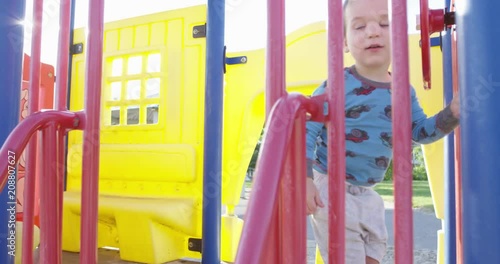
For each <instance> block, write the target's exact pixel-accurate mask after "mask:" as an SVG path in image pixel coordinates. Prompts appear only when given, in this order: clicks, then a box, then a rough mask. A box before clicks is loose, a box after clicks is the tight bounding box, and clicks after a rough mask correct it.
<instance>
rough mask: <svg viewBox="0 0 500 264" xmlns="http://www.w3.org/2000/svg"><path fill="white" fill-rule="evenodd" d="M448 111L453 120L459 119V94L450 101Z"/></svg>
mask: <svg viewBox="0 0 500 264" xmlns="http://www.w3.org/2000/svg"><path fill="white" fill-rule="evenodd" d="M450 110H451V113H452V114H453V116H454V117H455V118H460V94H457V95H455V96H454V97H453V99H452V100H451V105H450Z"/></svg>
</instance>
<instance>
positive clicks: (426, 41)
mask: <svg viewBox="0 0 500 264" xmlns="http://www.w3.org/2000/svg"><path fill="white" fill-rule="evenodd" d="M417 27H418V28H419V29H420V40H421V43H420V46H421V49H422V73H423V82H424V89H425V90H429V89H431V47H430V35H431V34H432V33H435V32H439V31H443V30H444V28H445V24H444V10H429V3H428V0H420V21H419V25H418V26H417Z"/></svg>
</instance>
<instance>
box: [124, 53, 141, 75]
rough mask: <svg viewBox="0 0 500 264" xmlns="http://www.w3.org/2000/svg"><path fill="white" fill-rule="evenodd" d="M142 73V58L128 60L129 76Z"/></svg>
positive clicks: (136, 57)
mask: <svg viewBox="0 0 500 264" xmlns="http://www.w3.org/2000/svg"><path fill="white" fill-rule="evenodd" d="M141 72H142V56H134V57H130V58H128V71H127V74H139V73H141Z"/></svg>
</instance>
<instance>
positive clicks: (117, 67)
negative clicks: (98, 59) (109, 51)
mask: <svg viewBox="0 0 500 264" xmlns="http://www.w3.org/2000/svg"><path fill="white" fill-rule="evenodd" d="M122 73H123V59H122V58H117V59H113V61H112V62H111V76H113V77H117V76H122Z"/></svg>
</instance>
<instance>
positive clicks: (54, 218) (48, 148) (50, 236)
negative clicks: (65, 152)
mask: <svg viewBox="0 0 500 264" xmlns="http://www.w3.org/2000/svg"><path fill="white" fill-rule="evenodd" d="M57 142H58V140H57V134H56V127H55V124H54V123H51V124H49V125H48V126H47V127H46V128H45V129H44V130H43V131H42V150H43V152H42V153H43V158H44V162H43V163H42V166H43V167H42V168H43V176H42V179H43V180H41V181H40V230H42V232H41V233H40V245H43V246H42V247H40V263H54V264H59V263H61V262H62V252H61V237H59V234H60V232H58V227H59V223H58V215H59V214H58V213H59V212H58V209H59V208H58V207H59V203H58V197H57V196H58V194H59V193H58V190H57V189H58V187H59V186H58V185H57V179H58V178H59V176H58V175H57V174H58V172H59V170H58V169H57V167H56V166H55V165H56V161H57V150H58V147H57Z"/></svg>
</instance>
